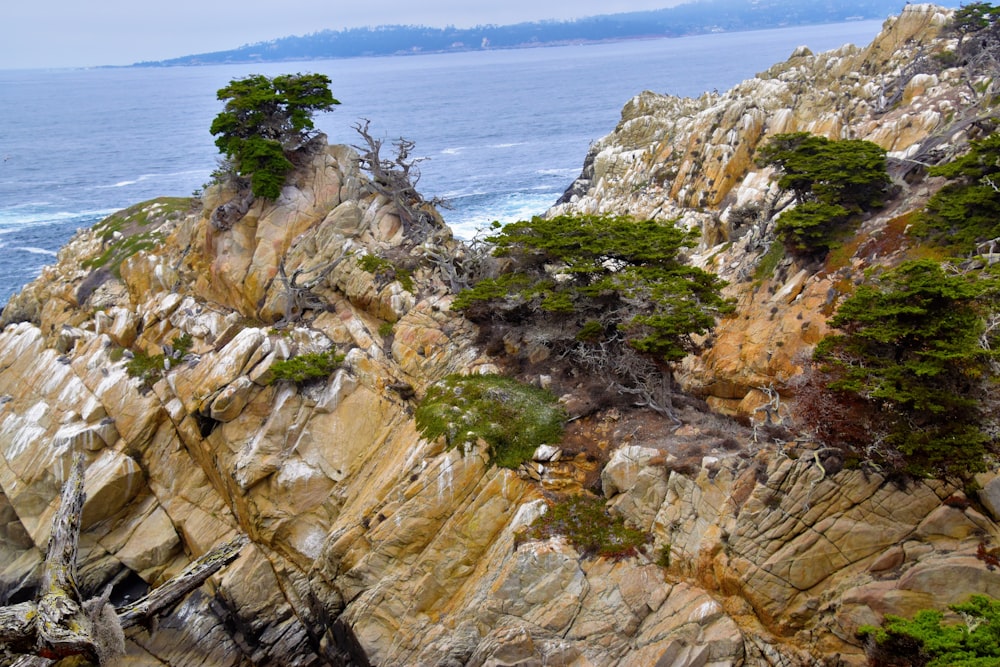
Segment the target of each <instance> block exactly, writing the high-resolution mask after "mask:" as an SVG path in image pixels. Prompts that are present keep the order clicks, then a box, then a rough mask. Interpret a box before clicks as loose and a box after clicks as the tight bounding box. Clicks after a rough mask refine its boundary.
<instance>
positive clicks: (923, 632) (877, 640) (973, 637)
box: [858, 595, 1000, 667]
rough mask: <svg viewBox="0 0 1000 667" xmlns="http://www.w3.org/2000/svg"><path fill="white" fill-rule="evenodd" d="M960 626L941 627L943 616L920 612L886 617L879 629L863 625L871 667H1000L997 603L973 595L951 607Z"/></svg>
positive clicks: (862, 635)
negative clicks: (875, 666) (876, 666)
mask: <svg viewBox="0 0 1000 667" xmlns="http://www.w3.org/2000/svg"><path fill="white" fill-rule="evenodd" d="M949 609H951V610H952V611H955V612H957V613H958V614H960V615H961V616H962V617H963V619H964V621H965V622H964V623H958V624H952V625H943V624H942V623H941V621H942V620H943V618H944V615H943V614H942V613H941V612H939V611H934V610H930V609H924V610H922V611H919V612H917V614H916V616H914V618H913V619H912V620H910V619H905V618H901V617H899V616H892V615H887V616H886V617H885V620H884V621H883V623H882V625H881V627H876V626H872V625H864V626H861V628H859V629H858V637H860V638H861V639H863V640H864V641H865V650H866V652H867V654H868V660H869V664H871V665H913V666H915V667H994V666H995V665H1000V601H998V600H994V599H991V598H989V597H987V596H985V595H973V596H972V597H971V598H969V600H968V601H967V602H965V603H963V604H955V605H951V606H950V607H949Z"/></svg>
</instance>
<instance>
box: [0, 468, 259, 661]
mask: <svg viewBox="0 0 1000 667" xmlns="http://www.w3.org/2000/svg"><path fill="white" fill-rule="evenodd" d="M83 481H84V456H83V454H76V455H75V456H74V457H73V463H72V467H71V469H70V474H69V478H68V479H67V480H66V482H65V484H64V485H63V488H62V495H61V501H60V504H59V509H58V511H57V512H56V515H55V517H54V518H53V520H52V533H51V535H50V536H49V544H48V549H47V551H46V555H45V563H44V566H43V571H42V579H41V584H40V586H39V590H38V597H37V598H36V600H34V601H32V602H22V603H20V604H15V605H9V606H6V607H0V651H2V653H3V654H6V655H8V656H10V655H11V654H15V655H16V654H21V655H25V656H34V658H27V659H22V660H20V661H18V663H17V664H19V665H26V664H32V665H41V664H47V661H48V660H58V659H60V658H65V657H68V656H74V655H79V656H84V657H85V658H86V659H87V660H90V661H92V662H100V660H101V659H102V658H103V657H106V656H108V650H107V647H105V646H104V645H103V640H102V638H101V637H100V636H99V635H102V634H107V633H102V632H100V628H99V627H98V626H99V625H100V624H101V623H104V622H110V623H112V624H118V625H119V626H120V627H119V628H116V630H117V631H118V633H119V634H120V632H121V628H123V627H129V626H131V625H135V623H137V622H138V621H139V620H140V619H142V618H145V617H148V616H152V615H153V614H156V613H159V612H161V611H163V610H165V609H167V608H169V607H170V606H171V605H173V604H174V603H176V602H177V601H178V600H180V598H181V597H183V596H184V595H186V594H187V593H189V592H190V591H192V590H194V589H195V588H197V587H198V586H200V585H201V584H202V583H204V581H205V580H206V579H207V578H208V577H210V576H211V575H212V574H214V573H215V572H217V571H219V570H220V569H221V568H222V567H224V566H225V565H227V564H228V563H230V562H232V561H233V560H234V559H235V558H236V556H238V555H239V552H240V549H241V548H242V547H243V545H244V544H246V538H245V537H242V536H241V537H239V538H237V539H235V540H232V541H230V542H227V543H226V544H223V545H220V546H218V547H216V548H214V549H212V550H211V551H210V552H208V553H207V554H205V555H204V556H202V557H201V558H199V559H197V560H196V561H195V562H194V563H192V564H191V565H190V566H188V568H186V569H185V570H184V571H183V572H181V573H180V574H179V575H177V576H176V577H174V578H173V579H171V580H170V581H168V582H167V583H165V584H164V585H162V586H160V587H159V588H157V589H155V590H153V591H152V592H150V594H149V595H147V596H146V597H144V598H142V599H140V600H138V601H137V602H135V603H133V604H131V605H129V606H128V607H125V608H124V609H122V610H120V611H118V612H117V616H116V615H115V614H114V613H110V614H109V612H110V611H111V609H110V606H109V607H108V610H107V611H106V610H105V605H106V603H107V600H106V595H107V594H108V593H110V591H105V596H101V597H98V598H95V599H94V600H90V601H88V602H86V603H85V602H84V601H83V600H82V598H81V595H80V591H79V589H78V587H77V584H76V561H77V549H78V545H79V541H80V522H81V517H82V515H83V502H84V500H85V499H86V494H85V492H84V487H83ZM109 615H110V617H111V618H110V621H109V620H108V619H107V617H108V616H109Z"/></svg>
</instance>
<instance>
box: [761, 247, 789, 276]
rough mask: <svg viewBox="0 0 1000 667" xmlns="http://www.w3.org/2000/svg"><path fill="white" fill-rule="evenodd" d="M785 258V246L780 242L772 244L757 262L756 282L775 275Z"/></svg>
mask: <svg viewBox="0 0 1000 667" xmlns="http://www.w3.org/2000/svg"><path fill="white" fill-rule="evenodd" d="M784 258H785V246H783V245H782V244H780V243H778V242H772V243H771V245H770V246H769V247H768V249H767V252H765V253H764V254H763V255H761V257H760V259H759V260H757V268H756V269H754V274H753V277H754V280H758V281H764V280H767V279H768V278H770V277H771V276H773V275H774V270H775V269H776V268H778V264H779V263H780V262H781V260H782V259H784Z"/></svg>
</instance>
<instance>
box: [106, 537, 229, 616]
mask: <svg viewBox="0 0 1000 667" xmlns="http://www.w3.org/2000/svg"><path fill="white" fill-rule="evenodd" d="M246 543H247V538H246V536H244V535H240V536H238V537H236V538H235V539H233V540H230V541H229V542H226V543H225V544H220V545H219V546H217V547H215V548H214V549H212V550H211V551H209V552H207V553H206V554H204V555H203V556H202V557H201V558H199V559H197V560H196V561H194V562H193V563H191V564H190V565H188V566H187V567H186V568H184V571H183V572H181V573H180V574H178V575H177V576H175V577H174V578H173V579H171V580H170V581H168V582H166V583H164V584H163V585H162V586H159V587H158V588H155V589H153V590H152V591H150V592H149V594H148V595H146V596H145V597H143V598H140V599H138V600H136V601H135V602H133V603H132V604H129V605H126V606H125V607H120V608H119V609H118V620H119V621H121V624H122V627H123V628H128V627H131V626H133V625H135V624H136V623H138V622H140V621H141V620H142V619H144V618H147V617H149V616H152V615H153V614H156V613H157V612H159V611H162V610H163V609H166V608H168V607H170V606H171V605H173V604H175V603H176V602H177V601H178V600H180V599H181V598H182V597H184V596H185V595H187V594H188V593H190V592H191V591H193V590H194V589H196V588H198V586H201V585H202V584H203V583H204V582H205V580H206V579H208V578H209V577H211V576H212V575H213V574H215V573H216V572H218V571H219V570H221V569H222V568H223V567H225V566H226V565H228V564H229V563H231V562H233V561H234V560H236V557H237V556H239V555H240V550H241V549H242V548H243V547H244V545H246Z"/></svg>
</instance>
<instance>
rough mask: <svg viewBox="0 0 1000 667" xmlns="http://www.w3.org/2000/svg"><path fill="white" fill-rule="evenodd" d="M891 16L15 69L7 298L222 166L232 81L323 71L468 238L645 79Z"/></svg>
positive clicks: (653, 81)
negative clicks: (537, 42) (121, 220)
mask: <svg viewBox="0 0 1000 667" xmlns="http://www.w3.org/2000/svg"><path fill="white" fill-rule="evenodd" d="M880 27H881V22H878V21H864V22H855V23H844V24H836V25H826V26H814V27H807V28H794V29H781V30H767V31H758V32H746V33H723V34H714V35H704V36H698V37H686V38H682V39H660V40H649V41H633V42H622V43H614V44H600V45H587V46H565V47H554V48H538V49H524V50H512V51H487V52H474V53H459V54H447V55H422V56H407V57H393V58H352V59H344V60H324V61H315V62H296V63H280V64H258V65H225V66H212V67H181V68H168V69H130V68H123V69H91V70H6V71H4V70H0V160H2V161H0V304H3V303H6V301H7V299H8V297H9V296H10V295H11V294H13V293H14V292H16V291H18V290H19V289H20V288H21V287H22V286H23V285H24V284H25V283H27V282H28V281H30V280H31V279H33V278H34V277H35V276H36V275H37V274H38V272H39V270H40V269H41V267H42V266H44V265H45V264H48V263H51V262H52V261H53V260H54V258H55V253H56V251H57V250H58V249H59V247H60V246H62V245H63V244H64V243H65V242H66V240H67V239H69V237H70V236H71V235H72V234H73V232H74V231H75V230H76V229H78V228H81V227H88V226H90V225H92V224H94V223H95V222H97V221H98V220H100V219H101V218H103V217H104V216H106V215H108V214H110V213H112V212H114V211H116V210H119V209H121V208H124V207H126V206H129V205H131V204H135V203H138V202H140V201H144V200H146V199H150V198H153V197H158V196H164V195H171V196H186V195H190V194H191V193H192V192H194V191H195V190H197V189H199V188H200V187H201V186H202V185H204V184H205V183H206V182H207V181H208V180H209V178H210V174H211V172H212V171H213V169H215V167H216V164H217V157H218V152H217V150H216V148H215V145H214V144H213V143H212V142H213V137H212V136H211V135H210V134H209V132H208V128H209V126H210V124H211V122H212V118H213V117H214V116H215V115H216V114H217V113H218V112H219V111H220V110H221V103H220V102H219V101H218V100H216V97H215V93H216V91H217V90H218V89H219V88H221V87H223V86H224V85H226V83H228V82H229V81H230V80H231V79H233V78H236V77H242V76H246V75H248V74H254V73H261V74H267V75H275V74H281V73H286V72H320V73H323V74H326V75H328V76H329V77H330V78H331V80H332V82H333V84H332V89H333V93H334V96H335V97H337V98H338V99H339V100H340V101H341V102H342V104H341V105H340V106H339V107H337V109H336V111H334V112H333V113H330V114H323V115H320V116H318V117H317V119H316V120H317V126H318V127H319V128H320V129H321V130H323V131H324V132H326V133H327V135H328V136H329V140H330V142H331V143H348V144H358V143H359V138H358V136H357V134H356V133H355V131H354V130H353V129H352V126H354V125H355V124H357V123H358V122H359V121H360V120H361V119H368V120H370V121H371V131H372V134H373V135H374V136H376V137H383V138H385V139H387V140H388V141H387V143H388V142H391V141H392V140H393V139H396V138H398V137H405V138H407V139H409V140H412V141H414V142H416V149H415V153H416V154H417V155H419V156H422V157H425V158H427V160H426V161H425V162H422V163H421V164H420V169H421V171H422V178H421V180H420V181H419V183H418V189H419V190H420V191H421V192H422V193H423V194H424V196H425V197H427V198H428V199H429V198H431V197H443V198H445V199H447V200H449V201H450V203H451V205H452V208H451V209H450V210H445V211H444V216H445V219H446V220H447V221H448V223H449V224H450V225H451V226H452V227H453V228H454V229H455V231H456V233H457V234H459V235H460V236H465V237H468V236H471V235H472V234H474V233H475V231H476V230H477V229H479V228H482V227H484V226H486V225H488V224H489V223H490V222H492V221H493V220H500V221H501V222H510V221H513V220H518V219H522V218H526V217H530V216H531V215H537V214H540V213H542V212H544V211H545V210H546V209H547V208H548V207H549V206H551V205H552V204H553V203H554V202H555V200H556V199H558V198H559V196H560V195H561V194H562V192H563V190H565V188H566V187H567V186H568V185H569V184H570V183H571V182H572V180H573V179H574V178H575V177H576V175H577V174H578V173H579V171H580V169H581V167H582V164H583V159H584V157H585V155H586V153H587V149H588V146H589V145H590V143H591V142H593V141H595V140H596V139H599V138H600V137H602V136H604V135H606V134H608V133H610V132H611V131H612V130H613V129H614V127H615V124H616V123H617V122H618V119H619V115H620V111H621V108H622V106H623V105H624V104H625V102H627V101H628V99H629V98H631V97H632V96H633V95H635V94H637V93H639V92H641V91H642V90H653V91H655V92H659V93H669V94H674V95H683V96H697V95H700V94H701V93H702V92H704V91H706V90H712V89H713V88H717V89H719V90H725V89H727V88H729V87H731V86H732V85H734V84H736V83H738V82H740V81H742V80H743V79H746V78H749V77H752V76H753V75H754V74H756V73H757V72H759V71H763V70H765V69H767V68H768V67H770V65H772V64H773V63H775V62H779V61H782V60H785V59H786V58H787V57H788V56H789V55H790V54H791V52H792V50H793V49H794V48H795V47H796V46H798V45H800V44H805V45H807V46H809V47H810V48H811V49H813V51H823V50H827V49H831V48H836V47H839V46H841V45H842V44H845V43H849V42H850V43H854V44H858V45H864V44H867V43H868V42H869V41H871V39H872V38H873V37H874V36H875V35H876V34H877V33H878V31H879V29H880Z"/></svg>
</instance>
